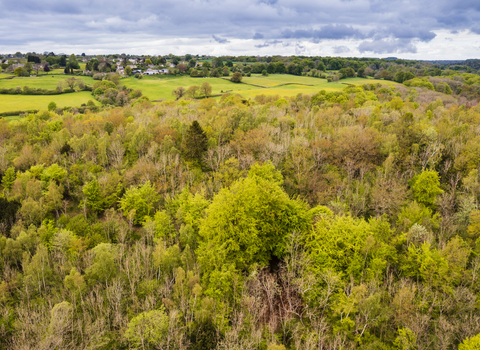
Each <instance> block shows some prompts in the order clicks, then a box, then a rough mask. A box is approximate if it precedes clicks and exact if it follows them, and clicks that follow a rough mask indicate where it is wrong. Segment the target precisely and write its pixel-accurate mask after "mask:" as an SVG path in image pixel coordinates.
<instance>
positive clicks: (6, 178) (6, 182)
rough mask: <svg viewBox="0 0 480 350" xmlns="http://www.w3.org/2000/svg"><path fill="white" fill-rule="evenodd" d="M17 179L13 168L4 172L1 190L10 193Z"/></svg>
mask: <svg viewBox="0 0 480 350" xmlns="http://www.w3.org/2000/svg"><path fill="white" fill-rule="evenodd" d="M16 178H17V175H16V174H15V168H14V167H10V168H8V169H7V170H6V171H5V174H4V175H3V178H2V182H3V188H4V189H6V190H8V191H10V190H11V189H12V186H13V184H14V182H15V180H16Z"/></svg>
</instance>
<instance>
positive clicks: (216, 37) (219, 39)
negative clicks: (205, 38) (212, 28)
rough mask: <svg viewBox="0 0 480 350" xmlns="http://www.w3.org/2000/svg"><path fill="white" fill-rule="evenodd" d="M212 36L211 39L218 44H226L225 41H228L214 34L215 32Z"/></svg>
mask: <svg viewBox="0 0 480 350" xmlns="http://www.w3.org/2000/svg"><path fill="white" fill-rule="evenodd" d="M212 38H213V40H215V41H216V42H217V43H219V44H226V43H229V42H230V41H228V40H227V39H225V38H221V37H219V36H217V35H215V34H213V35H212Z"/></svg>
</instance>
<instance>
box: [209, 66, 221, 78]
mask: <svg viewBox="0 0 480 350" xmlns="http://www.w3.org/2000/svg"><path fill="white" fill-rule="evenodd" d="M219 69H220V68H214V69H212V71H211V72H210V76H211V77H214V78H218V77H219V76H220V73H219Z"/></svg>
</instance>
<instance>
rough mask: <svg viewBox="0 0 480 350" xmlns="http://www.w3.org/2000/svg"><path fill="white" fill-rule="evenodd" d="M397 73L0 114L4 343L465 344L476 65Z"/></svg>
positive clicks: (280, 348)
mask: <svg viewBox="0 0 480 350" xmlns="http://www.w3.org/2000/svg"><path fill="white" fill-rule="evenodd" d="M337 68H338V69H340V67H337ZM431 69H433V68H431ZM354 73H355V72H354ZM393 73H395V72H392V76H393ZM397 73H398V72H397ZM395 76H396V75H395ZM383 78H384V77H383ZM408 78H409V80H408V83H407V84H398V85H395V86H394V85H388V86H387V85H383V84H381V83H379V82H375V83H372V84H364V85H358V86H355V85H347V86H346V87H345V88H344V89H343V90H341V91H326V90H321V91H319V92H316V93H314V94H303V93H299V94H297V95H296V96H291V97H281V96H279V95H261V94H260V95H257V96H256V97H254V98H245V97H242V96H240V95H238V94H229V93H225V94H222V96H221V97H220V98H217V99H214V98H204V99H193V98H186V97H185V98H181V99H179V100H176V101H174V100H166V101H163V102H158V103H153V102H151V101H149V100H148V99H146V98H142V97H140V96H141V92H138V93H133V95H132V96H130V95H128V94H127V93H126V92H125V94H124V95H125V100H124V101H123V100H122V104H121V106H115V105H109V104H107V105H105V106H104V107H103V108H97V107H95V105H94V104H93V107H95V108H91V109H89V108H87V107H85V108H84V109H83V110H82V111H78V110H76V111H69V110H63V111H62V110H56V109H55V108H51V110H42V111H39V112H38V113H31V114H28V115H27V116H25V117H24V118H22V119H20V120H16V121H10V122H9V121H7V120H6V119H5V118H0V179H1V181H0V183H1V185H0V190H1V195H0V232H1V235H0V349H18V350H20V349H142V350H144V349H182V350H183V349H185V350H187V349H188V350H201V349H218V350H223V349H225V350H226V349H233V350H250V349H251V350H287V349H288V350H294V349H302V350H313V349H321V350H327V349H328V350H330V349H332V350H333V349H336V350H340V349H365V350H366V349H369V350H370V349H373V350H376V349H378V350H397V349H400V350H413V349H418V350H423V349H441V350H453V349H460V350H471V349H479V347H480V300H479V296H480V278H479V277H480V276H479V274H480V257H479V254H480V210H479V208H478V201H479V199H480V174H479V169H478V167H479V163H480V106H479V105H478V104H477V103H478V97H479V91H480V90H479V89H478V87H479V85H478V84H477V82H478V76H476V75H473V74H467V73H465V74H463V75H461V74H457V75H456V77H453V78H447V77H440V76H438V77H432V75H430V77H429V78H424V77H423V75H422V76H419V75H418V71H417V72H416V78H413V79H412V77H411V76H409V77H408ZM384 79H385V78H384ZM400 80H402V82H403V79H400ZM109 85H112V83H111V82H109V81H106V80H104V81H102V82H98V83H97V86H96V89H97V88H99V87H102V86H105V87H106V88H110V87H109ZM112 86H114V85H112ZM127 97H128V98H127Z"/></svg>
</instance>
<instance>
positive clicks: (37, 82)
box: [0, 72, 95, 90]
mask: <svg viewBox="0 0 480 350" xmlns="http://www.w3.org/2000/svg"><path fill="white" fill-rule="evenodd" d="M69 77H70V76H69V75H64V74H63V72H62V74H57V75H41V76H38V77H14V78H12V79H0V88H3V89H11V88H15V87H17V86H19V87H21V88H23V87H24V86H28V87H30V88H37V89H39V88H40V89H46V90H55V88H56V87H57V84H58V82H59V81H63V80H65V79H67V78H69ZM75 78H76V79H82V80H83V81H84V82H85V84H88V85H93V84H94V83H95V80H93V78H91V77H84V76H75Z"/></svg>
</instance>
